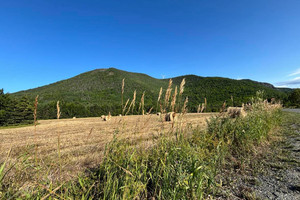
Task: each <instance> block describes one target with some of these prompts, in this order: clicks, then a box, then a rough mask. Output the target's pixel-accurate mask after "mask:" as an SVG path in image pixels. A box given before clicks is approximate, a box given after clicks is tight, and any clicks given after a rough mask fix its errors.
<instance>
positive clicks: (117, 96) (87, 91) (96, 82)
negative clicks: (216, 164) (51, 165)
mask: <svg viewBox="0 0 300 200" xmlns="http://www.w3.org/2000/svg"><path fill="white" fill-rule="evenodd" d="M183 78H184V79H185V82H186V84H185V89H184V93H183V95H182V96H183V97H188V109H189V112H196V111H197V108H198V106H199V104H202V103H204V99H205V98H206V100H207V108H206V110H205V112H216V111H219V110H220V108H221V106H222V104H223V102H224V101H226V104H227V106H241V104H242V103H243V102H249V101H251V98H252V97H253V96H255V94H256V92H257V91H258V90H261V91H264V95H265V96H264V98H266V99H269V100H270V99H271V98H276V99H277V100H281V102H283V104H284V105H286V106H299V100H298V99H297V95H298V93H299V92H298V91H299V90H294V92H293V90H291V89H278V88H275V87H273V86H272V85H270V84H267V83H260V82H255V81H252V80H234V79H228V78H220V77H200V76H195V75H186V76H180V77H175V78H172V80H173V87H172V88H173V90H172V92H174V90H175V87H176V86H177V87H179V85H180V83H181V81H182V79H183ZM123 79H125V81H124V82H125V87H124V98H123V99H124V100H123V101H124V102H123V104H125V102H126V101H127V100H128V99H129V102H130V101H131V100H132V98H133V93H134V91H135V90H136V103H135V107H134V109H133V111H132V112H130V113H129V114H138V113H140V112H139V103H140V99H141V96H142V94H143V92H145V98H144V101H145V111H146V112H147V111H148V110H150V109H151V108H152V110H153V111H156V110H160V108H159V106H158V108H157V98H158V94H159V91H160V88H161V87H162V88H163V95H164V93H165V91H166V89H167V87H168V82H169V79H155V78H152V77H150V76H148V75H145V74H140V73H131V72H126V71H121V70H118V69H115V68H109V69H98V70H93V71H90V72H86V73H83V74H80V75H78V76H75V77H73V78H70V79H67V80H63V81H59V82H56V83H53V84H50V85H47V86H43V87H39V88H35V89H31V90H26V91H21V92H17V93H13V94H4V92H3V90H1V97H0V121H1V122H0V124H1V125H4V124H14V123H28V122H30V121H31V120H32V118H33V117H32V111H33V102H34V98H35V97H36V95H39V104H38V114H37V117H38V119H53V118H56V102H57V101H60V106H61V112H62V114H61V117H62V118H72V117H96V116H101V115H103V114H108V112H110V113H111V114H112V115H118V114H121V113H122V101H121V88H122V80H123ZM178 101H182V102H183V101H184V99H178Z"/></svg>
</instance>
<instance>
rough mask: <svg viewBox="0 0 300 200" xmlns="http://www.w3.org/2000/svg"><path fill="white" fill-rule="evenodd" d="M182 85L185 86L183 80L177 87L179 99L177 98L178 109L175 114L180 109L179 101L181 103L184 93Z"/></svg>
mask: <svg viewBox="0 0 300 200" xmlns="http://www.w3.org/2000/svg"><path fill="white" fill-rule="evenodd" d="M184 85H185V78H183V79H182V81H181V83H180V87H179V98H178V102H179V103H178V108H177V112H178V111H179V109H180V107H181V101H182V99H181V98H182V94H183V92H184Z"/></svg>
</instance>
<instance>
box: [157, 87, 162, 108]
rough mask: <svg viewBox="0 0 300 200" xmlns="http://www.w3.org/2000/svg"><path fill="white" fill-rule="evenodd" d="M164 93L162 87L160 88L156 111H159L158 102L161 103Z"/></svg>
mask: <svg viewBox="0 0 300 200" xmlns="http://www.w3.org/2000/svg"><path fill="white" fill-rule="evenodd" d="M161 95H162V87H161V88H160V90H159V94H158V98H157V103H156V112H158V104H160V98H161Z"/></svg>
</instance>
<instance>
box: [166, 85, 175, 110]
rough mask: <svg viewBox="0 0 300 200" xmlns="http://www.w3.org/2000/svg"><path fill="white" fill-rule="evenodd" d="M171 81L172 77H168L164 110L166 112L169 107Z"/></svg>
mask: <svg viewBox="0 0 300 200" xmlns="http://www.w3.org/2000/svg"><path fill="white" fill-rule="evenodd" d="M172 83H173V81H172V79H170V80H169V85H168V89H167V90H166V94H165V102H164V112H167V108H168V107H169V101H170V97H171V92H172Z"/></svg>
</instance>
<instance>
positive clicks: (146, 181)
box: [0, 96, 281, 199]
mask: <svg viewBox="0 0 300 200" xmlns="http://www.w3.org/2000/svg"><path fill="white" fill-rule="evenodd" d="M251 110H252V111H250V112H248V114H247V116H246V117H238V118H235V119H231V118H228V117H227V116H225V115H220V116H217V117H213V118H211V119H210V120H209V121H208V126H207V129H206V130H205V131H203V130H201V129H199V128H189V127H187V128H186V129H182V127H181V123H180V120H179V122H178V123H175V124H174V127H175V129H174V130H173V131H170V132H164V131H162V132H161V134H160V135H157V136H155V137H154V138H153V141H154V143H153V144H154V145H152V146H143V145H142V144H141V143H140V142H139V141H137V140H134V141H133V140H130V139H120V138H119V137H118V134H119V133H118V132H115V134H114V139H113V140H112V141H111V142H110V143H109V144H108V145H107V146H106V149H105V153H104V155H103V159H102V162H101V164H100V165H99V167H97V168H95V169H90V170H89V172H88V173H87V174H85V175H80V176H79V177H78V178H77V180H73V181H64V180H63V179H61V180H59V181H57V182H52V181H50V179H41V181H40V182H39V183H35V184H33V185H28V184H27V183H25V182H24V180H23V179H22V175H23V176H25V175H27V176H28V175H29V173H30V172H32V169H35V170H39V169H38V168H39V166H40V165H39V163H35V162H34V160H32V159H31V160H30V157H33V155H30V153H29V152H27V154H26V156H25V157H26V158H27V159H26V158H24V159H23V161H22V163H18V164H17V163H13V164H10V165H7V163H6V162H4V163H2V164H1V165H0V166H1V167H0V186H1V187H0V188H1V190H0V191H1V193H0V195H1V197H2V199H10V198H11V199H13V198H17V197H19V198H22V199H26V198H27V199H46V198H50V197H52V198H54V199H55V198H56V199H98V198H100V199H148V198H153V197H154V198H156V199H203V198H209V196H216V195H217V191H218V187H219V186H220V182H219V180H218V179H216V177H217V175H218V174H219V173H220V171H221V169H222V167H224V165H225V161H226V158H228V157H235V158H236V159H239V160H243V159H245V158H246V157H247V156H248V155H249V154H250V153H251V151H253V148H254V147H255V146H257V145H259V144H260V143H261V142H263V141H265V140H268V138H269V136H270V133H271V130H272V129H274V128H276V127H277V126H278V125H279V124H280V121H281V109H280V105H278V104H268V103H267V102H266V101H263V99H262V98H261V96H258V97H257V98H256V99H253V100H252V109H251ZM181 116H182V117H183V118H181V119H184V112H182V115H181ZM57 162H59V159H58V160H57ZM15 167H18V168H22V170H23V171H22V172H23V174H22V173H21V174H15V177H10V176H8V175H7V174H8V173H9V171H10V170H13V168H15ZM58 170H59V168H58ZM19 171H20V170H19ZM24 174H25V175H24ZM18 175H19V176H18ZM48 176H49V175H48ZM46 177H47V176H46Z"/></svg>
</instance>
